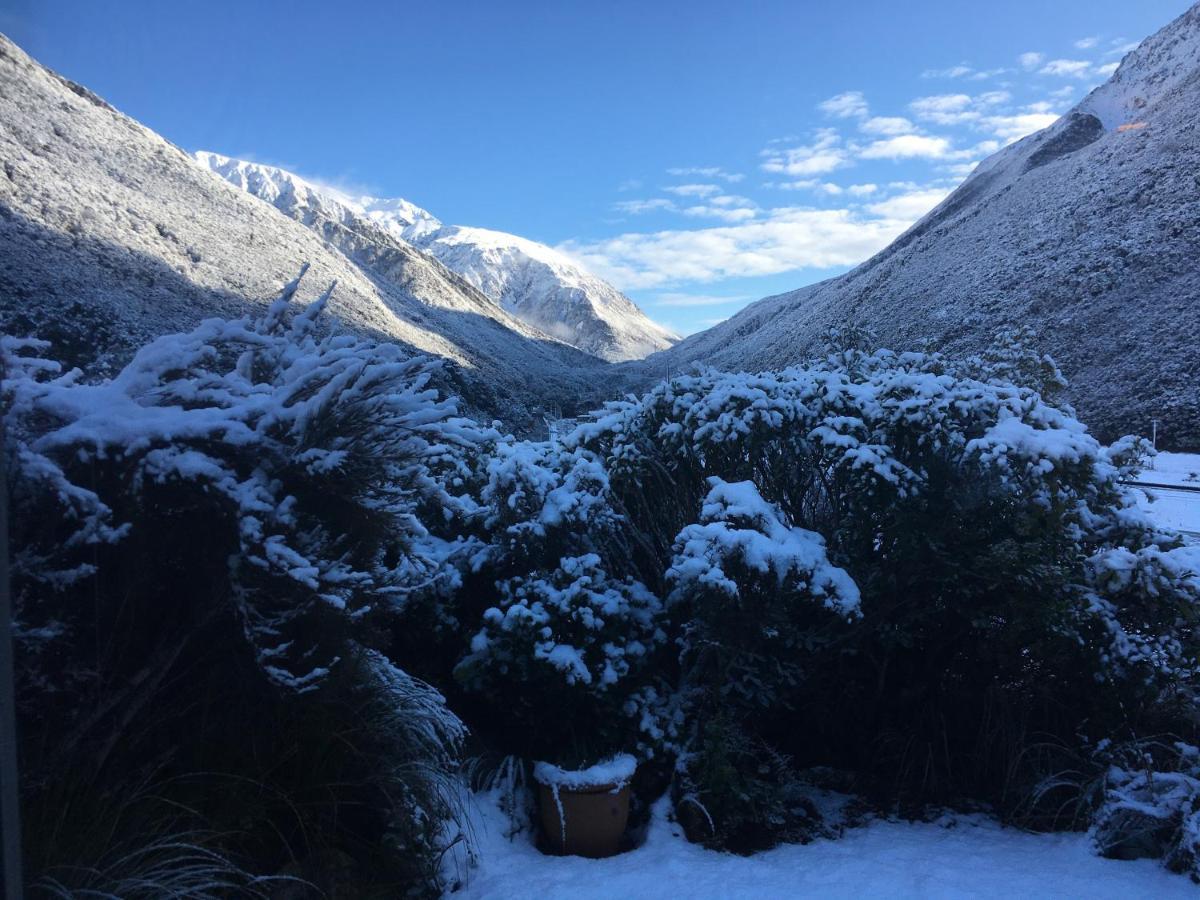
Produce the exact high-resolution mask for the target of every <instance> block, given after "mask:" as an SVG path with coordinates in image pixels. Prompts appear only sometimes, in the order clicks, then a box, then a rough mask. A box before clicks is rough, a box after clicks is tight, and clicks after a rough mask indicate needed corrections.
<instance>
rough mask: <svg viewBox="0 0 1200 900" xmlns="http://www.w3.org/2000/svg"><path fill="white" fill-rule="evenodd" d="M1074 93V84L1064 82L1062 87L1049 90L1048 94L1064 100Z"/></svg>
mask: <svg viewBox="0 0 1200 900" xmlns="http://www.w3.org/2000/svg"><path fill="white" fill-rule="evenodd" d="M1074 93H1075V85H1073V84H1064V85H1063V86H1062V87H1060V88H1058V89H1056V90H1053V91H1051V92H1050V96H1051V97H1053V98H1054V99H1055V100H1066V99H1067V98H1069V97H1070V96H1071V95H1072V94H1074Z"/></svg>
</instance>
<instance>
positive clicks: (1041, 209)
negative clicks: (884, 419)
mask: <svg viewBox="0 0 1200 900" xmlns="http://www.w3.org/2000/svg"><path fill="white" fill-rule="evenodd" d="M845 323H855V324H859V325H865V326H868V327H870V328H872V329H874V331H875V332H876V333H877V335H878V339H879V343H880V344H881V345H883V346H888V347H892V348H894V349H897V350H902V349H915V348H917V347H918V346H920V345H922V344H924V343H925V342H926V341H927V340H931V341H932V343H933V345H934V346H935V347H938V348H940V349H942V350H944V351H946V352H948V353H952V354H962V353H970V352H974V351H977V350H979V349H980V348H981V347H982V346H984V345H985V344H986V343H987V342H988V341H989V339H990V338H991V336H992V335H993V334H994V333H995V332H996V331H997V330H999V329H1000V328H1002V327H1006V326H1011V325H1030V326H1032V327H1033V328H1034V329H1036V331H1037V333H1038V335H1039V337H1040V340H1041V343H1042V346H1043V348H1044V349H1045V350H1046V351H1048V352H1050V353H1051V354H1053V355H1054V356H1055V358H1056V359H1057V360H1058V362H1059V364H1060V366H1061V367H1062V369H1063V371H1064V373H1065V374H1066V376H1067V377H1068V379H1069V380H1070V381H1071V383H1072V399H1073V400H1074V402H1075V404H1076V407H1077V409H1078V411H1079V414H1080V416H1081V417H1082V418H1083V419H1084V421H1086V422H1088V423H1089V424H1091V425H1092V427H1093V428H1094V429H1095V430H1096V431H1098V432H1099V433H1100V434H1101V435H1102V436H1106V437H1107V436H1112V435H1114V434H1118V433H1125V432H1130V431H1137V432H1139V433H1148V431H1149V423H1150V419H1151V418H1158V419H1159V420H1160V423H1161V424H1160V427H1159V434H1160V436H1165V437H1166V440H1167V441H1168V442H1169V443H1172V444H1175V445H1177V446H1184V447H1191V448H1196V447H1200V7H1193V8H1192V9H1191V10H1189V11H1188V12H1187V13H1185V14H1184V15H1183V16H1181V17H1180V18H1178V19H1176V20H1175V21H1174V22H1172V23H1171V24H1170V25H1168V26H1167V27H1165V28H1163V29H1162V30H1161V31H1159V32H1158V33H1157V34H1155V35H1154V36H1152V37H1150V38H1148V39H1147V40H1145V41H1144V42H1142V44H1141V45H1140V46H1139V47H1138V48H1137V49H1136V50H1134V51H1132V52H1131V53H1130V54H1129V55H1128V56H1126V57H1125V59H1124V60H1123V61H1122V63H1121V65H1120V67H1119V68H1118V69H1117V71H1116V72H1115V73H1114V74H1113V76H1112V78H1111V79H1110V80H1109V81H1108V82H1107V83H1106V84H1104V85H1102V86H1100V87H1099V88H1097V89H1096V90H1095V91H1093V92H1092V93H1091V94H1090V95H1089V96H1088V97H1086V98H1085V99H1084V100H1083V101H1082V102H1081V103H1080V104H1079V105H1078V106H1076V107H1075V108H1074V109H1073V110H1072V111H1071V112H1069V113H1068V114H1067V115H1065V116H1063V117H1062V118H1061V119H1060V120H1059V121H1058V122H1056V123H1055V124H1053V125H1051V126H1050V127H1049V128H1046V129H1045V130H1043V131H1041V132H1038V133H1036V134H1033V135H1031V136H1029V137H1027V138H1025V139H1023V140H1021V141H1019V142H1017V143H1015V144H1013V145H1011V146H1009V147H1006V148H1005V149H1003V150H1001V151H999V152H998V153H996V154H995V155H994V156H992V157H991V158H989V159H987V160H985V161H984V162H983V163H981V164H980V165H979V166H978V167H977V169H976V170H975V171H974V172H973V173H972V175H971V176H970V177H969V178H968V179H967V180H966V181H965V182H964V183H963V184H962V185H961V186H960V187H959V188H958V189H957V190H955V191H954V192H953V193H952V194H951V195H950V196H949V197H947V198H946V200H945V201H943V202H942V203H941V204H940V205H939V206H938V207H937V208H936V209H934V210H933V211H931V212H930V213H929V214H928V215H926V216H925V217H924V218H923V219H921V220H920V221H919V222H917V223H916V224H915V225H914V226H913V227H912V228H910V229H909V230H908V231H907V232H906V233H905V234H903V235H901V236H900V237H899V238H897V239H896V240H895V241H894V242H893V243H892V244H891V245H890V246H888V247H887V248H886V249H884V250H883V251H881V252H880V253H878V254H876V255H875V256H874V257H872V258H871V259H869V260H867V261H866V262H864V263H863V264H861V265H860V266H858V267H857V268H855V269H854V270H852V271H850V272H848V273H846V274H845V275H842V276H839V277H837V278H832V279H830V280H828V281H824V282H821V283H819V284H814V285H809V286H808V287H804V288H801V289H800V290H797V291H793V292H791V293H787V294H782V295H779V296H775V297H768V298H766V299H764V300H760V301H759V302H757V303H755V304H752V305H751V306H749V307H747V308H746V309H745V310H743V311H742V312H741V313H739V314H738V315H736V316H733V317H732V318H731V319H729V320H727V321H726V322H724V323H722V324H720V325H718V326H716V327H715V328H713V329H710V330H709V331H706V332H703V333H701V334H698V335H694V336H693V337H691V338H689V339H687V340H685V341H683V342H682V343H681V344H679V345H677V346H676V347H674V348H673V349H671V350H668V351H665V352H664V353H661V354H657V355H655V356H653V357H651V358H650V359H649V360H647V363H646V364H645V367H644V371H646V372H647V373H651V372H652V373H655V374H657V373H659V372H661V371H662V370H663V367H664V365H670V366H671V367H672V368H679V367H681V366H685V365H687V364H690V363H694V362H703V363H706V364H710V365H714V366H716V367H718V368H739V369H740V368H751V369H755V368H769V367H776V366H781V365H785V364H788V363H791V362H795V361H797V360H799V359H801V358H803V357H804V356H806V355H807V354H809V353H811V352H813V351H814V350H815V349H817V348H818V347H819V345H820V344H821V341H822V337H823V335H824V334H825V332H826V330H827V329H828V328H829V327H830V326H837V325H842V324H845Z"/></svg>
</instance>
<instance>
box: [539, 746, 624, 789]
mask: <svg viewBox="0 0 1200 900" xmlns="http://www.w3.org/2000/svg"><path fill="white" fill-rule="evenodd" d="M636 771H637V760H636V759H635V758H634V757H632V756H630V755H629V754H628V753H618V754H617V755H616V756H614V757H612V758H611V759H606V760H602V761H601V762H598V763H596V764H595V765H592V766H588V767H587V768H586V769H560V768H559V767H558V766H556V765H553V764H552V763H548V762H539V763H535V764H534V766H533V777H534V780H536V781H537V782H538V784H544V785H546V786H547V787H552V788H555V790H556V792H557V789H558V788H566V789H567V790H578V789H580V788H592V787H604V786H606V785H610V784H611V785H615V788H614V790H615V789H616V788H620V787H621V786H622V785H624V784H625V783H627V782H628V781H629V780H630V779H631V778H633V773H634V772H636Z"/></svg>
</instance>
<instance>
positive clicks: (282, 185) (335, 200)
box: [196, 151, 677, 362]
mask: <svg viewBox="0 0 1200 900" xmlns="http://www.w3.org/2000/svg"><path fill="white" fill-rule="evenodd" d="M196 159H197V161H198V162H199V163H200V164H201V165H203V166H206V167H207V168H209V169H211V170H212V171H213V172H215V173H216V174H218V175H220V176H221V177H222V178H224V179H225V180H227V181H228V182H230V183H231V184H234V185H237V186H238V187H240V188H241V189H242V190H244V191H247V192H249V193H251V194H254V195H255V196H256V197H259V198H260V199H263V200H266V201H267V202H268V203H271V204H272V205H273V206H275V207H276V208H277V209H279V210H280V211H281V212H283V213H284V214H285V215H288V216H290V217H292V218H294V219H296V220H297V221H300V222H303V223H304V224H306V225H308V226H309V227H314V226H316V227H323V224H322V223H324V222H327V221H334V222H337V223H338V224H339V225H341V226H343V227H344V228H348V229H350V230H352V231H354V232H356V233H358V234H359V235H361V236H367V237H369V238H370V239H377V238H378V234H379V232H382V233H384V234H386V235H388V236H390V237H391V238H392V239H393V240H396V241H399V242H401V243H403V244H406V245H409V244H410V245H412V246H414V247H417V248H419V249H421V250H423V251H424V252H426V253H428V254H430V255H431V256H433V257H435V258H436V259H438V260H439V261H440V262H441V263H443V264H444V265H445V266H446V267H447V268H448V269H450V270H451V271H453V272H456V273H457V274H459V275H460V276H462V277H463V278H464V279H466V280H467V282H469V283H470V284H471V285H472V286H474V287H475V288H477V289H479V290H480V291H481V292H483V293H484V294H485V295H486V296H487V297H489V298H491V299H492V300H493V301H495V302H496V303H497V304H499V305H500V306H502V307H503V308H504V309H505V310H506V311H508V312H509V313H511V314H512V315H514V316H517V317H518V318H520V319H522V320H523V321H525V322H527V323H529V324H531V325H533V326H535V327H536V328H539V329H541V330H542V331H544V332H546V333H548V334H552V335H554V336H555V337H557V338H559V339H560V340H562V341H564V342H565V343H568V344H571V345H572V346H574V347H578V348H579V349H580V350H583V351H585V352H587V353H590V354H592V355H593V356H598V357H600V358H601V359H606V360H609V361H611V362H617V361H621V360H629V359H640V358H641V357H644V356H646V355H647V354H650V353H653V352H655V351H657V350H662V349H664V348H666V347H669V346H671V344H672V343H674V341H675V340H676V339H677V338H676V336H675V335H673V334H671V333H670V332H669V331H667V330H666V329H665V328H663V327H662V326H660V325H658V324H656V323H655V322H652V321H651V320H650V319H649V318H647V317H646V315H645V313H643V312H642V311H641V310H640V309H638V308H637V306H635V305H634V303H633V301H632V300H630V299H629V298H628V297H626V296H625V295H624V294H622V293H621V292H620V291H618V290H617V289H616V288H614V287H613V286H612V285H610V284H608V283H607V282H605V281H602V280H601V279H599V278H597V277H596V276H594V275H591V274H589V273H588V272H585V271H583V270H582V269H580V268H579V267H578V266H576V265H575V264H574V263H572V262H571V261H570V260H569V259H567V258H566V257H565V256H563V255H562V254H561V253H559V252H558V251H557V250H554V249H552V248H550V247H547V246H546V245H545V244H538V243H536V242H534V241H529V240H526V239H525V238H521V237H517V236H516V235H511V234H505V233H503V232H500V231H489V230H488V229H485V228H468V227H463V226H458V225H443V224H442V223H441V222H440V221H439V220H438V219H436V218H435V217H434V216H433V215H431V214H430V213H428V212H426V211H425V210H423V209H421V208H420V207H418V206H416V205H414V204H412V203H410V202H409V201H407V200H404V199H401V198H394V199H380V198H377V197H350V196H348V195H346V194H344V193H342V192H340V191H337V190H334V189H331V188H328V187H324V186H318V185H314V184H312V183H311V182H308V181H306V180H304V179H303V178H301V177H299V176H298V175H295V174H293V173H291V172H288V171H285V170H284V169H280V168H277V167H275V166H267V165H262V164H260V163H253V162H247V161H245V160H239V159H231V158H229V157H227V156H221V155H220V154H218V153H210V152H206V151H201V152H199V153H197V154H196Z"/></svg>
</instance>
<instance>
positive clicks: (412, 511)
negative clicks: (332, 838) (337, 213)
mask: <svg viewBox="0 0 1200 900" xmlns="http://www.w3.org/2000/svg"><path fill="white" fill-rule="evenodd" d="M301 274H303V273H301ZM295 287H296V282H293V283H292V284H290V285H288V287H287V288H285V290H284V292H283V294H282V296H281V297H280V298H279V300H277V301H276V302H275V303H274V304H273V305H272V306H271V307H270V308H269V310H268V311H267V313H266V314H264V315H263V316H262V317H261V318H259V319H239V320H232V321H225V320H220V319H210V320H207V321H205V322H204V323H202V324H201V325H200V326H198V327H197V328H196V329H195V330H193V331H191V332H189V333H187V334H181V335H170V336H166V337H162V338H159V339H158V340H156V341H154V342H153V343H151V344H149V345H147V346H146V347H144V348H143V349H142V350H141V351H139V352H138V353H137V354H136V356H135V357H134V359H133V360H132V361H131V362H130V363H129V364H128V365H127V366H126V367H125V368H124V369H123V370H122V371H121V372H120V373H119V374H118V375H117V376H116V377H115V378H113V379H112V380H111V381H106V382H102V383H98V384H88V383H83V382H82V381H81V380H80V377H79V373H77V372H69V373H66V374H57V372H56V367H55V366H54V365H53V364H52V363H49V362H47V361H44V360H40V359H38V358H36V357H32V356H30V354H31V353H36V352H40V351H42V350H44V349H45V347H44V345H41V344H38V343H36V342H25V343H24V344H18V343H15V342H12V341H11V340H8V339H6V343H5V346H4V352H5V362H6V369H7V378H6V380H5V383H4V393H5V399H6V401H7V402H6V406H7V414H6V419H5V425H6V428H7V431H8V433H9V434H10V435H11V436H12V442H13V445H14V450H15V455H14V464H15V466H16V467H17V469H18V475H19V478H18V483H19V484H21V485H22V487H21V491H22V492H23V493H24V492H29V491H38V492H40V495H41V496H48V497H49V498H50V499H52V500H54V501H56V502H57V504H58V506H59V508H60V509H61V510H63V513H64V521H66V522H69V523H71V527H72V528H73V531H72V533H71V534H70V535H69V536H68V537H67V538H66V539H65V540H63V541H62V550H63V551H64V552H63V553H62V554H61V556H62V559H61V562H59V563H57V564H56V563H54V561H53V560H50V559H46V558H45V557H47V556H49V555H50V550H49V549H47V548H46V547H39V546H38V544H37V543H34V544H32V545H27V546H26V547H25V548H24V553H25V555H26V557H28V556H29V555H30V554H33V555H34V556H38V557H40V558H39V559H36V560H35V559H26V561H25V563H24V564H23V566H22V571H26V572H29V573H30V577H34V578H41V579H42V580H52V581H55V582H58V583H65V582H68V581H70V580H72V579H77V578H78V577H82V576H84V575H87V574H88V573H89V569H88V568H87V563H86V562H79V561H77V560H76V555H77V554H73V553H72V551H73V550H75V549H76V548H78V547H80V546H84V545H89V544H95V543H97V542H104V543H112V542H114V541H117V540H119V539H121V538H122V537H124V536H125V535H126V534H127V533H128V530H129V529H130V528H131V527H137V522H136V521H132V519H134V518H136V516H137V515H138V512H137V510H138V509H139V508H141V507H144V506H146V505H148V504H149V505H153V504H154V503H156V502H158V500H157V499H156V498H164V499H163V501H162V502H169V503H170V504H173V505H174V506H176V507H179V508H191V509H192V510H193V514H194V516H195V518H194V522H193V525H194V526H195V527H197V528H204V529H216V533H215V534H211V533H210V534H209V535H206V537H208V538H213V539H214V544H215V545H216V546H220V540H221V539H222V534H223V532H222V529H227V532H225V534H227V536H228V541H229V548H230V551H231V552H229V553H222V556H221V559H220V561H219V565H220V567H221V568H222V569H227V571H226V572H213V571H205V572H196V573H194V575H195V577H196V578H198V579H204V580H209V581H211V580H214V579H215V580H216V583H218V584H219V583H222V582H226V583H227V584H228V591H227V593H228V597H229V599H230V600H232V602H233V603H234V605H235V608H236V609H237V610H238V613H239V618H240V621H241V623H242V628H243V630H244V633H245V637H246V639H247V640H248V641H249V642H250V644H251V646H252V647H253V648H254V652H255V654H256V656H257V658H258V660H259V663H260V665H261V666H262V668H263V671H264V672H265V673H266V674H267V675H268V676H269V677H270V678H271V679H272V680H274V681H275V682H277V683H278V684H279V685H281V686H283V687H286V688H288V689H291V690H296V691H306V690H310V689H312V688H313V687H315V686H316V685H317V684H318V683H319V682H320V681H321V680H322V679H323V678H324V676H325V675H326V674H328V672H329V670H330V668H331V667H332V666H334V665H336V664H337V662H338V661H339V659H340V657H339V656H338V654H337V652H336V651H335V650H332V649H329V650H325V649H319V648H320V647H322V646H323V645H325V644H327V643H335V642H330V641H329V640H328V638H329V637H330V636H331V635H336V634H337V633H339V632H340V631H342V630H343V629H344V628H346V627H348V626H349V625H351V624H352V623H353V622H354V621H355V620H357V619H358V618H360V617H361V616H363V615H365V614H366V613H368V612H369V611H370V610H371V609H372V607H373V606H375V605H376V604H378V603H380V602H382V601H385V600H388V599H389V598H391V599H395V598H402V597H403V596H404V595H405V594H406V592H409V591H412V590H414V589H417V588H418V587H420V586H423V585H426V584H428V583H429V582H431V581H436V580H437V579H438V578H440V577H445V576H446V575H447V573H445V572H443V571H442V570H443V568H444V560H443V558H442V556H443V554H442V553H441V552H440V551H441V550H442V549H443V547H442V544H441V543H439V542H438V541H437V540H435V539H434V537H433V536H432V535H431V534H430V530H429V528H427V527H426V525H425V524H424V522H425V521H432V522H433V527H437V526H438V525H439V524H440V523H438V522H437V520H436V519H435V518H434V517H431V516H429V515H428V514H427V510H429V509H430V508H434V509H438V510H439V511H441V510H445V511H447V512H448V513H451V514H453V513H455V512H463V513H469V512H471V511H472V510H471V508H470V501H469V500H468V498H466V497H462V496H459V495H458V494H457V493H456V492H455V489H454V485H455V483H456V480H460V479H461V477H462V475H463V474H464V472H465V467H466V462H465V456H464V451H465V449H466V448H467V447H469V446H470V445H471V444H472V443H473V442H474V441H476V440H478V439H480V437H481V436H482V435H483V434H484V432H482V431H481V430H480V429H478V428H477V427H476V426H474V425H473V424H471V423H468V422H467V421H466V420H463V419H459V418H457V417H456V415H455V405H454V403H453V401H450V400H443V399H439V398H438V396H437V393H436V392H435V391H434V390H433V389H431V388H430V387H429V379H430V377H431V375H432V373H433V372H434V371H435V370H436V364H435V363H433V362H431V361H429V360H426V359H422V358H419V357H417V358H412V357H409V356H408V355H406V354H405V353H404V352H403V351H402V350H401V349H400V348H399V347H397V346H396V345H393V344H377V343H374V342H370V341H364V340H362V339H359V338H356V337H352V336H349V335H339V334H337V333H336V332H330V331H328V330H325V331H321V329H319V327H318V323H319V321H320V318H321V313H322V311H323V309H324V306H325V303H326V302H327V300H328V297H329V291H327V292H326V293H325V294H324V295H322V297H321V298H320V299H318V300H317V301H316V302H315V303H314V304H312V305H311V306H310V307H309V308H307V309H306V310H303V311H300V312H298V313H295V314H293V313H292V311H291V310H290V309H289V305H288V301H289V300H290V298H291V295H292V294H293V293H294V291H295ZM330 290H332V288H331V289H330ZM95 484H103V485H104V487H105V490H100V489H98V488H93V487H91V485H95ZM84 485H88V487H84ZM165 498H169V501H168V500H166V499H165ZM31 502H32V500H31ZM117 506H120V507H122V508H123V509H124V511H125V513H126V515H127V516H128V517H129V518H130V520H127V521H117V516H116V515H115V514H114V512H113V510H114V508H116V507H117ZM217 593H218V595H219V594H220V590H219V589H218V591H217ZM24 612H25V613H26V614H28V615H36V614H35V612H34V610H31V609H26V610H24ZM318 622H320V623H324V624H321V625H318V624H316V623H318ZM314 626H315V627H314ZM302 633H303V634H304V635H305V636H304V637H301V634H302Z"/></svg>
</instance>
